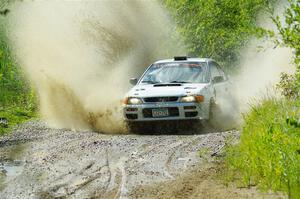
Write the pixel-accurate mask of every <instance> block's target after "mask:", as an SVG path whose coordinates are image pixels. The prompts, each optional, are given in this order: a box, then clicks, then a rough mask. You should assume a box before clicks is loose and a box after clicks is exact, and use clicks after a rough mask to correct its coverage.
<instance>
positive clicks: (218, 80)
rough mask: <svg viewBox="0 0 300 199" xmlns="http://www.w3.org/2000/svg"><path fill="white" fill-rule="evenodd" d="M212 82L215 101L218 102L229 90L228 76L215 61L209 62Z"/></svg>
mask: <svg viewBox="0 0 300 199" xmlns="http://www.w3.org/2000/svg"><path fill="white" fill-rule="evenodd" d="M209 66H210V67H209V68H210V76H211V84H212V87H213V92H214V98H215V101H216V102H218V101H220V99H222V97H224V96H225V95H227V92H228V78H227V76H226V75H225V73H224V71H223V70H222V69H221V67H220V66H219V65H218V64H217V63H216V62H214V61H211V62H210V63H209Z"/></svg>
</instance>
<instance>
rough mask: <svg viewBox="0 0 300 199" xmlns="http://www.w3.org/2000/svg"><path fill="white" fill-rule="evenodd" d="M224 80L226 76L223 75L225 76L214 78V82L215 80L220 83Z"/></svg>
mask: <svg viewBox="0 0 300 199" xmlns="http://www.w3.org/2000/svg"><path fill="white" fill-rule="evenodd" d="M223 81H224V77H223V76H215V77H214V78H213V80H212V82H213V83H214V84H216V83H220V82H223Z"/></svg>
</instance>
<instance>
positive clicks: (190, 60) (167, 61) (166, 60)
mask: <svg viewBox="0 0 300 199" xmlns="http://www.w3.org/2000/svg"><path fill="white" fill-rule="evenodd" d="M209 61H215V60H213V59H210V58H189V57H188V58H187V59H186V60H176V61H175V60H174V59H163V60H158V61H156V62H154V63H155V64H161V63H169V62H209Z"/></svg>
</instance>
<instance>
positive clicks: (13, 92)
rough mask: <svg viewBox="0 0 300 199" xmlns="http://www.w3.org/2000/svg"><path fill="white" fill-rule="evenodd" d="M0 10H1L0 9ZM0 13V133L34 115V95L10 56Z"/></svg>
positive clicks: (35, 107) (3, 22)
mask: <svg viewBox="0 0 300 199" xmlns="http://www.w3.org/2000/svg"><path fill="white" fill-rule="evenodd" d="M0 12H1V11H0ZM5 25H6V24H5V16H2V15H0V135H1V134H3V133H6V132H9V131H10V130H11V129H12V128H13V127H14V126H15V125H17V124H20V123H22V122H24V121H26V120H28V119H30V118H32V117H35V116H36V109H37V106H36V95H35V93H34V91H33V89H32V88H31V87H30V85H29V83H28V82H27V81H26V79H25V77H24V75H23V73H22V71H21V69H20V67H19V65H18V63H17V62H16V60H15V58H14V56H12V53H11V49H10V47H9V45H8V38H7V37H6V32H5V30H6V29H5Z"/></svg>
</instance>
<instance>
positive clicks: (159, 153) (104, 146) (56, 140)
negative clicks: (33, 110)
mask: <svg viewBox="0 0 300 199" xmlns="http://www.w3.org/2000/svg"><path fill="white" fill-rule="evenodd" d="M238 137H239V134H238V132H236V131H228V132H221V133H205V134H197V135H105V134H99V133H96V132H74V131H69V130H56V129H49V128H47V127H45V125H44V124H43V123H42V122H30V123H27V124H25V125H23V126H22V127H20V128H19V129H18V130H16V131H15V132H14V133H13V134H12V135H9V136H6V137H1V138H0V154H1V155H0V160H1V161H2V162H3V161H6V162H8V161H11V162H14V161H18V163H19V165H21V167H22V171H21V172H20V171H19V172H18V173H17V174H15V175H13V176H8V177H7V178H6V179H5V178H4V180H3V179H2V185H1V189H0V191H1V192H0V198H22V199H23V198H139V197H142V196H143V195H144V194H143V193H144V191H145V189H144V188H146V187H150V186H153V185H155V186H156V185H157V184H159V183H168V182H174V181H176V179H177V178H178V176H180V175H181V174H183V173H185V172H186V171H190V170H194V169H195V168H196V169H198V168H201V167H202V166H203V168H205V167H207V166H206V165H207V163H208V162H210V159H211V161H213V160H212V159H213V158H214V157H215V155H216V154H218V153H219V152H220V151H221V150H222V148H223V147H224V144H225V143H226V142H227V141H232V140H236V139H238ZM199 151H200V152H199ZM199 153H201V154H202V155H199ZM207 157H208V158H209V159H207ZM19 170H20V169H19ZM205 178H206V177H205ZM143 187H144V188H143ZM148 190H150V189H148ZM151 190H155V189H152V188H151ZM155 192H156V191H155ZM155 192H154V193H153V192H152V195H149V197H146V198H157V197H158V195H155ZM157 193H158V192H157ZM153 194H154V195H153ZM170 197H173V196H170ZM162 198H164V197H162ZM165 198H168V197H167V196H166V197H165Z"/></svg>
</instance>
